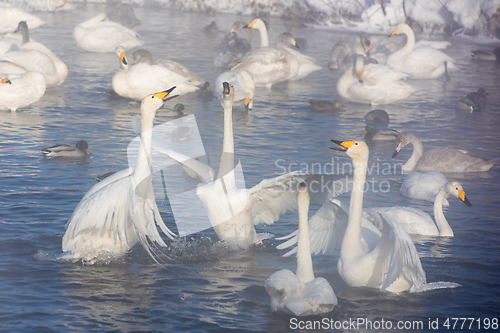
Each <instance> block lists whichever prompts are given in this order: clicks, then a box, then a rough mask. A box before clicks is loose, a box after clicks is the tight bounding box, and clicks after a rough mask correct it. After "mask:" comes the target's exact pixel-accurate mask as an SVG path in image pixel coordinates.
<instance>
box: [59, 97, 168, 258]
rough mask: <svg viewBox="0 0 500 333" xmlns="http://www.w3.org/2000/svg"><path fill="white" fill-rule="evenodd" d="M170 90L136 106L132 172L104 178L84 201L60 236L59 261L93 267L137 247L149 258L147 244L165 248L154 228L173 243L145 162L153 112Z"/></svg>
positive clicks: (150, 247)
mask: <svg viewBox="0 0 500 333" xmlns="http://www.w3.org/2000/svg"><path fill="white" fill-rule="evenodd" d="M174 88H175V87H173V88H171V89H169V90H167V91H163V92H159V93H155V94H152V95H148V96H146V97H145V98H144V99H143V101H142V102H141V137H140V143H141V145H140V147H139V153H138V157H137V165H136V168H135V169H134V170H131V169H130V168H127V169H125V170H123V171H120V172H117V173H115V174H113V175H111V176H109V177H107V178H105V179H104V180H102V181H101V182H99V183H97V184H96V185H94V186H93V187H92V188H91V189H90V190H89V191H88V192H87V193H86V194H85V195H84V196H83V198H82V199H81V201H80V203H79V204H78V206H77V207H76V208H75V210H74V212H73V214H72V215H71V218H70V221H69V223H68V225H67V228H66V233H65V234H64V236H63V240H62V250H63V254H62V256H61V257H62V258H66V259H72V260H75V259H77V260H78V259H82V260H85V261H90V262H92V261H93V260H95V259H97V258H98V257H99V256H100V255H101V254H106V255H113V256H121V255H123V254H125V253H126V252H127V251H128V250H129V249H130V248H132V246H134V245H135V244H136V243H137V242H141V244H142V245H143V246H144V247H145V248H146V250H147V251H148V253H149V254H150V255H151V256H152V257H153V258H154V253H153V251H154V250H153V245H152V244H151V243H156V244H159V245H162V246H165V243H164V241H163V239H162V238H161V236H160V234H159V233H158V230H157V227H156V226H157V225H158V226H159V227H160V228H161V229H162V231H163V232H164V233H165V234H166V235H167V236H168V237H170V238H173V233H172V232H171V231H170V230H169V229H168V228H167V227H166V225H165V223H164V222H163V220H162V218H161V216H160V213H159V211H158V207H157V205H156V201H155V196H154V191H153V185H152V179H151V168H150V166H151V160H150V156H151V141H152V128H153V121H154V117H155V113H156V110H157V109H158V108H160V107H161V106H162V105H163V103H164V102H165V101H166V100H168V99H169V97H168V96H169V94H170V93H171V92H172V90H174Z"/></svg>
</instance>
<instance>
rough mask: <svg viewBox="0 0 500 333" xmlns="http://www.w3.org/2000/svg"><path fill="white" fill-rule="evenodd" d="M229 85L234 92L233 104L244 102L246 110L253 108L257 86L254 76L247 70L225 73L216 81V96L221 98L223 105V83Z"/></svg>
mask: <svg viewBox="0 0 500 333" xmlns="http://www.w3.org/2000/svg"><path fill="white" fill-rule="evenodd" d="M224 82H227V83H229V84H230V85H231V86H232V87H233V90H234V97H233V103H238V102H241V101H243V103H244V105H245V110H247V111H248V110H251V109H252V108H253V100H254V95H255V85H254V83H253V75H252V73H250V72H249V71H247V70H245V69H240V70H238V71H236V72H224V73H222V74H220V75H219V76H218V77H217V78H216V79H215V87H216V96H217V97H219V100H220V102H221V104H223V99H222V97H223V87H224V85H223V83H224Z"/></svg>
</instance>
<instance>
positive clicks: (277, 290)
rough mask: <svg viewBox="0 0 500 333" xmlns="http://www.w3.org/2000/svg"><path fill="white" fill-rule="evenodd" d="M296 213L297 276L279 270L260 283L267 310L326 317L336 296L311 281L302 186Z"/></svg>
mask: <svg viewBox="0 0 500 333" xmlns="http://www.w3.org/2000/svg"><path fill="white" fill-rule="evenodd" d="M297 204H298V210H299V241H298V245H297V248H298V250H297V273H296V274H294V273H293V272H292V271H290V270H289V269H282V270H279V271H277V272H275V273H273V274H272V275H271V276H270V277H269V278H268V279H267V280H266V282H265V283H264V287H265V288H266V291H267V293H268V294H269V296H270V297H271V309H273V311H277V310H281V311H285V312H289V313H292V314H295V315H297V316H307V315H312V314H320V313H326V312H330V311H332V310H333V307H334V306H335V305H337V296H336V295H335V292H334V291H333V288H332V287H331V285H330V283H328V281H327V280H325V279H324V278H322V277H317V278H315V277H314V271H313V265H312V259H311V250H310V247H309V231H308V222H307V220H308V217H307V215H308V212H309V193H308V191H307V187H306V186H305V184H303V185H302V186H301V187H300V188H299V194H298V197H297Z"/></svg>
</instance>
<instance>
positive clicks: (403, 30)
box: [388, 23, 415, 37]
mask: <svg viewBox="0 0 500 333" xmlns="http://www.w3.org/2000/svg"><path fill="white" fill-rule="evenodd" d="M410 32H411V33H412V34H413V36H415V34H414V33H413V30H412V28H410V26H409V25H408V24H406V23H400V24H398V25H397V26H396V28H394V30H392V32H391V34H390V35H389V36H388V37H391V36H394V35H397V34H407V33H410Z"/></svg>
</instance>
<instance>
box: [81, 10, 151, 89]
mask: <svg viewBox="0 0 500 333" xmlns="http://www.w3.org/2000/svg"><path fill="white" fill-rule="evenodd" d="M138 36H139V35H138V34H137V33H136V32H135V31H133V30H131V29H128V28H125V27H124V26H122V25H120V24H119V23H116V22H113V21H109V20H108V18H107V16H106V14H105V13H100V14H98V15H96V16H94V17H92V18H91V19H89V20H87V21H85V22H83V23H80V24H79V25H77V26H76V27H75V29H74V30H73V38H74V39H75V40H76V44H77V45H78V47H80V48H82V49H83V50H85V51H88V52H101V53H103V52H114V50H115V49H116V47H117V46H122V47H123V48H125V49H131V48H134V47H137V46H140V45H142V44H143V42H142V41H140V40H139V39H138ZM143 97H144V96H143Z"/></svg>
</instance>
